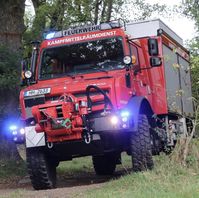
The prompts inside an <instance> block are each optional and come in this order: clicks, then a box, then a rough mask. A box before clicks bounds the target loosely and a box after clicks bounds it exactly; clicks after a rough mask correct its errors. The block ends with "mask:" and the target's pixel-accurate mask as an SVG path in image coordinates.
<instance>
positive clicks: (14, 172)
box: [0, 160, 27, 179]
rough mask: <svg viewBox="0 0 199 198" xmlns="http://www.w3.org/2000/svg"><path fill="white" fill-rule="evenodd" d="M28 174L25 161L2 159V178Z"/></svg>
mask: <svg viewBox="0 0 199 198" xmlns="http://www.w3.org/2000/svg"><path fill="white" fill-rule="evenodd" d="M26 174H27V173H26V165H25V162H24V161H22V160H20V161H13V160H3V161H0V179H11V178H14V177H18V176H20V177H23V176H25V175H26Z"/></svg>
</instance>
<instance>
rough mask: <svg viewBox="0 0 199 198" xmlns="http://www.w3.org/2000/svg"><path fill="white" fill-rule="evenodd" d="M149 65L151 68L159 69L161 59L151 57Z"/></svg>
mask: <svg viewBox="0 0 199 198" xmlns="http://www.w3.org/2000/svg"><path fill="white" fill-rule="evenodd" d="M150 64H151V67H159V66H161V65H162V59H161V58H160V57H151V58H150Z"/></svg>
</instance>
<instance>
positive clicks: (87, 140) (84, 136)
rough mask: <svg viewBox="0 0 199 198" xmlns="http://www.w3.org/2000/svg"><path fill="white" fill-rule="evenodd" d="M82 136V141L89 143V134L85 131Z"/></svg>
mask: <svg viewBox="0 0 199 198" xmlns="http://www.w3.org/2000/svg"><path fill="white" fill-rule="evenodd" d="M83 138H84V142H85V143H86V144H90V143H91V134H90V133H88V132H86V133H85V134H84V135H83Z"/></svg>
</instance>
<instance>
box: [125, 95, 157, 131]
mask: <svg viewBox="0 0 199 198" xmlns="http://www.w3.org/2000/svg"><path fill="white" fill-rule="evenodd" d="M125 109H128V110H130V111H131V117H132V119H133V123H132V124H133V130H134V131H135V130H137V127H138V126H137V123H138V116H139V114H145V115H146V116H147V117H148V120H149V122H150V123H151V121H153V118H152V116H153V114H154V112H153V109H152V107H151V105H150V103H149V101H148V100H147V99H146V98H145V97H142V96H134V97H132V98H131V99H130V100H129V102H128V104H127V106H126V108H125Z"/></svg>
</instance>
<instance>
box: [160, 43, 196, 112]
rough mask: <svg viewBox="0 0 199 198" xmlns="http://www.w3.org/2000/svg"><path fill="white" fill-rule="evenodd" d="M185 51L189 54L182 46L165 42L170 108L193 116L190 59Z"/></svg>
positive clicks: (165, 63)
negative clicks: (168, 44)
mask: <svg viewBox="0 0 199 198" xmlns="http://www.w3.org/2000/svg"><path fill="white" fill-rule="evenodd" d="M178 52H179V53H180V54H179V53H178ZM183 53H184V54H187V53H186V52H184V51H183V50H182V49H181V48H177V47H175V46H172V45H171V46H170V47H168V46H167V45H165V44H163V56H164V70H165V78H166V79H165V80H166V92H167V102H168V109H169V111H170V112H174V113H176V112H177V113H179V114H181V115H182V114H184V115H186V116H193V103H192V98H191V97H192V92H191V77H190V68H189V61H188V60H186V58H185V57H183Z"/></svg>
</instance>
